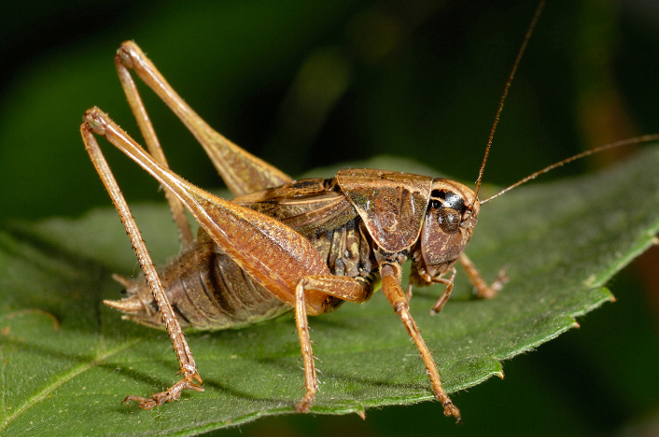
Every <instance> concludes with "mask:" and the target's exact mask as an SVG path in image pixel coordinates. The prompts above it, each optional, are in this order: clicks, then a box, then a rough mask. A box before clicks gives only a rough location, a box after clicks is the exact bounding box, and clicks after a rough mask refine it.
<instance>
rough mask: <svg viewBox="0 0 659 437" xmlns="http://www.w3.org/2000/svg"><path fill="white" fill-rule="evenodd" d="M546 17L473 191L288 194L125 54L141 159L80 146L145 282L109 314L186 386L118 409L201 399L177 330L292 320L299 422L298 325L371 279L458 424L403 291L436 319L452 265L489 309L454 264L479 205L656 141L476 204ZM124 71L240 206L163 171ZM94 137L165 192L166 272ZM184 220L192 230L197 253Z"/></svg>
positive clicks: (362, 184)
mask: <svg viewBox="0 0 659 437" xmlns="http://www.w3.org/2000/svg"><path fill="white" fill-rule="evenodd" d="M543 3H544V2H541V4H540V5H539V7H538V9H537V11H536V14H535V16H534V18H533V20H532V22H531V24H530V26H529V30H528V31H527V34H526V37H525V39H524V43H523V45H522V47H521V48H520V51H519V53H518V55H517V59H516V61H515V64H514V67H513V70H512V72H511V74H510V77H509V80H508V82H507V84H506V87H505V90H504V93H503V96H502V99H501V102H500V105H499V109H498V112H497V115H496V118H495V123H494V126H493V128H492V132H491V134H490V138H489V142H488V145H487V148H486V153H485V157H484V159H483V163H482V165H481V168H480V171H479V176H478V181H477V184H476V189H475V190H474V191H472V190H471V189H470V188H469V187H467V186H465V185H463V184H461V183H459V182H455V181H452V180H448V179H442V178H438V179H433V178H431V177H427V176H419V175H412V174H406V173H399V172H390V171H383V170H372V169H349V170H341V171H339V172H338V173H337V175H336V177H334V178H331V179H307V180H301V181H293V180H292V179H291V178H290V177H289V176H287V175H285V174H284V173H282V172H281V171H279V170H278V169H276V168H274V167H272V166H271V165H269V164H267V163H266V162H264V161H262V160H260V159H259V158H257V157H255V156H253V155H251V154H249V153H248V152H246V151H245V150H243V149H241V148H240V147H238V146H237V145H235V144H234V143H232V142H231V141H229V140H227V139H226V138H225V137H223V136H222V135H220V134H219V133H217V132H216V131H214V130H213V129H212V128H210V127H209V126H208V125H207V124H206V123H205V122H204V121H203V120H202V119H201V118H200V117H199V116H198V115H197V114H196V113H195V112H194V111H193V110H192V109H191V108H190V107H189V106H188V105H187V104H186V103H185V102H184V101H183V100H182V99H181V98H180V97H179V96H178V94H177V93H176V92H175V91H174V90H173V89H172V88H171V86H170V85H169V84H168V83H167V81H166V80H165V79H164V78H163V76H162V75H161V74H160V73H159V72H158V70H157V69H156V68H155V66H154V65H153V64H152V63H151V61H149V59H148V58H147V57H146V56H145V55H144V53H143V52H142V51H141V50H140V49H139V47H138V46H137V45H136V44H135V43H133V42H130V41H128V42H124V43H123V44H122V45H121V47H120V48H119V50H118V52H117V54H116V56H115V64H116V67H117V71H118V74H119V78H120V81H121V84H122V87H123V89H124V91H125V93H126V96H127V99H128V102H129V104H130V106H131V109H132V111H133V113H134V114H135V116H136V118H137V121H138V124H139V127H140V130H141V132H142V134H143V136H144V138H145V141H146V144H147V148H148V150H149V152H147V151H145V150H144V149H143V148H142V147H141V146H139V145H138V144H137V143H136V142H135V141H134V140H133V139H132V138H131V137H130V136H129V135H128V134H127V133H126V132H124V131H123V130H122V129H121V128H119V127H118V126H117V125H116V124H115V123H114V122H113V121H112V120H111V119H110V118H109V117H108V116H107V115H106V114H105V113H103V112H102V111H101V110H99V109H98V108H92V109H89V110H88V111H87V112H86V114H85V116H84V121H83V123H82V126H81V133H82V137H83V141H84V143H85V146H86V149H87V151H88V153H89V155H90V157H91V160H92V162H93V164H94V166H95V167H96V170H97V172H98V174H99V176H100V177H101V179H102V181H103V184H104V185H105V187H106V188H107V190H108V192H109V194H110V196H111V198H112V201H113V202H114V204H115V206H116V208H117V210H118V212H119V216H120V218H121V220H122V222H123V224H124V226H125V228H126V231H127V233H128V235H129V237H130V239H131V243H132V245H133V248H134V249H135V252H136V254H137V257H138V259H139V262H140V265H141V267H142V270H143V272H144V278H142V279H137V280H134V279H127V278H124V277H121V276H118V275H115V276H114V278H115V279H116V280H117V281H118V282H120V283H121V284H123V285H124V286H125V287H126V291H127V294H128V297H126V298H124V299H122V300H119V301H105V304H107V305H109V306H110V307H112V308H116V309H118V310H120V311H122V312H123V313H124V316H123V318H125V319H129V320H132V321H135V322H137V323H142V324H145V325H148V326H152V327H157V328H162V327H164V328H165V329H166V330H167V333H168V335H169V337H170V339H171V341H172V345H173V347H174V351H175V353H176V355H177V358H178V361H179V365H180V372H179V373H181V374H182V379H181V380H180V381H178V382H176V383H175V384H174V385H173V386H171V387H170V388H169V389H167V390H166V391H164V392H160V393H155V394H153V395H151V396H150V397H140V396H128V397H126V398H125V399H124V401H123V402H126V403H130V401H136V402H137V404H138V406H139V407H141V408H144V409H151V408H153V407H155V406H158V405H161V404H163V403H164V402H171V401H175V400H177V399H179V398H180V396H181V392H182V391H183V390H185V389H190V390H197V391H203V388H202V387H201V385H200V384H201V383H202V380H201V377H200V375H199V373H198V372H197V367H196V364H195V361H194V357H193V355H192V352H191V351H190V348H189V347H188V343H187V341H186V339H185V336H184V334H183V331H182V330H183V329H184V328H194V329H196V330H219V329H226V328H237V327H241V326H246V325H249V324H252V323H255V322H259V321H264V320H268V319H272V318H274V317H277V316H279V315H281V314H283V313H285V312H287V311H290V310H291V309H292V310H294V312H295V324H296V328H297V332H298V335H299V340H300V345H301V350H302V358H303V363H304V376H305V388H306V392H305V394H304V397H303V398H302V400H301V401H300V402H299V403H297V404H296V406H295V409H296V410H297V411H299V412H308V411H309V409H310V407H311V405H312V404H313V401H314V397H315V393H316V390H317V378H316V369H315V364H314V356H313V351H312V346H311V339H310V337H309V327H308V322H307V316H308V315H318V314H322V313H324V312H330V311H333V310H335V309H336V308H338V307H339V306H340V305H341V304H342V303H343V302H344V301H350V302H356V303H360V302H365V301H367V300H368V299H369V298H370V297H371V295H372V294H373V292H374V291H375V289H376V285H377V284H378V282H379V281H378V278H379V279H380V280H381V286H382V290H383V292H384V295H385V296H386V298H387V299H388V300H389V302H390V303H391V305H392V306H393V308H394V310H395V312H396V314H398V316H399V317H400V319H401V321H402V322H403V325H404V326H405V329H406V330H407V332H408V333H409V335H410V336H411V338H412V339H413V340H414V343H415V344H416V346H417V348H418V349H419V351H420V353H421V357H422V359H423V362H424V364H425V366H426V368H427V371H428V375H429V377H430V381H431V385H432V389H433V392H434V394H435V397H436V398H437V399H438V400H439V401H440V402H441V403H442V406H443V408H444V414H445V415H447V416H453V417H455V418H456V420H458V421H460V411H459V410H458V408H457V407H455V406H454V405H453V403H452V402H451V400H450V399H449V397H448V395H447V394H446V392H445V391H444V389H443V388H442V383H441V379H440V375H439V372H438V370H437V366H436V365H435V362H434V361H433V358H432V355H431V353H430V351H429V350H428V347H427V346H426V344H425V342H424V340H423V338H422V337H421V334H420V333H419V330H418V328H417V326H416V324H415V322H414V319H413V318H412V315H411V314H410V310H409V306H408V301H409V299H410V298H411V290H412V285H418V286H425V285H430V284H432V283H442V284H445V286H446V288H445V290H444V292H443V293H442V295H441V296H440V297H439V299H438V301H437V303H436V304H435V305H434V306H433V308H432V310H431V311H432V312H438V311H440V310H441V309H442V307H443V306H444V304H445V303H446V301H447V299H448V298H449V296H450V294H451V290H452V288H453V279H454V277H455V274H456V268H455V266H456V264H457V263H460V264H461V265H462V266H463V267H464V268H465V270H466V272H467V274H468V276H469V278H470V279H471V281H472V283H473V284H474V286H475V290H476V296H477V297H480V298H490V297H493V296H494V295H495V294H496V293H497V292H498V291H499V290H500V289H501V288H502V286H503V284H504V283H505V281H506V276H505V272H504V271H503V269H502V271H501V272H500V273H499V276H498V277H497V278H496V280H495V281H494V282H493V283H492V284H491V285H488V284H487V282H486V281H485V280H484V279H483V278H482V277H481V275H480V273H479V272H478V270H477V269H476V268H475V267H474V265H473V264H472V263H471V261H470V260H469V259H468V258H467V256H466V255H465V254H464V249H465V247H466V245H467V243H468V242H469V240H470V238H471V236H472V233H473V230H474V227H475V225H476V223H477V221H478V215H479V212H480V205H481V204H482V203H485V202H486V201H488V200H491V199H492V198H494V197H496V196H498V195H499V194H501V193H503V192H505V191H507V190H508V189H511V188H513V187H515V186H517V185H519V184H521V183H524V182H526V181H528V180H530V179H533V178H535V177H536V176H538V175H539V174H541V173H544V172H546V171H549V170H550V169H552V168H554V167H557V166H559V165H563V164H565V163H567V162H570V161H572V160H574V159H577V158H580V157H582V156H586V155H588V154H592V153H595V152H597V151H599V150H603V149H606V148H611V147H617V146H619V145H622V144H628V143H630V142H642V141H647V140H649V139H655V138H656V137H655V136H645V137H639V138H637V139H632V140H627V141H624V142H618V143H613V144H609V145H606V146H602V147H600V148H597V149H592V150H590V151H587V152H584V153H582V154H579V155H576V156H574V157H572V158H568V159H566V160H564V161H561V162H559V163H556V164H554V165H552V166H549V167H547V168H545V169H543V170H540V171H539V172H536V173H533V174H532V175H530V176H528V177H527V178H524V179H523V180H522V181H520V182H518V183H516V184H514V185H513V186H511V187H509V188H507V189H506V190H503V191H502V192H500V193H498V194H496V195H495V196H492V197H491V198H489V199H486V200H484V201H482V202H481V201H480V200H479V199H478V191H479V188H480V185H481V181H482V178H483V171H484V167H485V162H486V160H487V155H488V152H489V148H490V145H491V143H492V137H493V133H494V130H495V128H496V125H497V122H498V119H499V115H500V112H501V109H502V107H503V101H504V100H505V97H506V94H507V91H508V88H509V86H510V83H511V82H512V79H513V77H514V74H515V70H516V68H517V65H518V63H519V60H520V58H521V55H522V53H523V51H524V49H525V47H526V43H527V42H528V39H529V37H530V34H531V31H532V29H533V27H534V26H535V23H536V21H537V19H538V16H539V14H540V10H541V9H542V6H543ZM130 70H133V71H134V72H135V73H136V74H137V76H139V77H140V78H141V79H142V80H143V81H144V82H145V83H146V84H147V85H148V86H149V87H150V88H151V89H152V90H153V91H154V92H155V93H156V94H157V95H158V96H159V97H160V98H161V99H162V100H163V101H164V102H165V103H166V104H167V105H168V106H169V107H170V108H171V110H172V111H173V112H174V113H175V114H176V115H177V116H178V117H179V118H180V119H181V120H182V121H183V123H184V124H185V125H186V126H187V127H188V129H189V130H190V131H191V132H192V133H193V134H194V135H195V137H196V138H197V140H198V141H199V142H200V143H201V145H202V146H203V148H204V150H205V151H206V153H207V154H208V156H209V157H210V159H211V161H212V162H213V164H214V165H215V167H216V168H217V170H218V172H219V173H220V175H221V176H222V178H223V180H224V181H225V183H226V184H227V186H228V188H229V189H230V190H231V192H232V193H233V194H234V195H235V196H236V197H235V198H234V199H233V200H231V201H226V200H224V199H221V198H219V197H217V196H215V195H213V194H210V193H208V192H206V191H204V190H202V189H199V188H197V187H195V186H194V185H192V184H191V183H189V182H187V181H185V180H184V179H182V178H181V177H180V176H178V175H177V174H175V173H174V172H172V171H171V170H170V169H169V167H168V165H167V162H166V160H165V156H164V154H163V152H162V149H161V147H160V144H159V141H158V139H157V137H156V134H155V131H154V129H153V127H152V125H151V122H150V120H149V117H148V115H147V113H146V110H145V108H144V105H143V104H142V101H141V98H140V96H139V93H138V91H137V88H136V86H135V83H134V81H133V79H132V77H131V74H130ZM94 134H97V135H101V136H104V137H105V138H106V139H107V140H108V141H109V142H110V143H111V144H113V145H114V146H115V147H117V148H118V149H119V150H121V151H122V152H123V153H125V154H126V155H128V156H129V157H130V158H131V159H133V160H134V161H135V162H136V163H137V164H139V165H140V166H141V167H142V168H144V169H145V170H146V171H147V172H149V173H150V174H151V175H152V176H153V177H154V178H155V179H156V180H158V182H160V184H162V186H163V187H164V188H165V195H166V197H167V199H168V202H169V204H170V208H171V210H172V214H173V216H174V219H175V221H176V223H177V226H178V229H179V233H180V237H181V240H182V244H183V248H182V252H181V254H180V255H179V256H178V257H177V258H176V259H175V260H173V261H171V262H170V263H169V264H168V265H167V266H165V267H164V268H162V269H159V270H158V269H156V267H155V266H154V265H153V263H152V261H151V258H150V256H149V253H148V251H147V248H146V245H145V244H144V242H143V240H142V238H141V235H140V232H139V230H138V227H137V224H136V223H135V221H134V219H133V217H132V215H131V212H130V210H129V208H128V204H127V203H126V200H125V199H124V197H123V194H122V193H121V190H120V189H119V186H118V185H117V182H116V180H115V178H114V176H113V174H112V172H111V170H110V168H109V166H108V164H107V162H106V160H105V158H104V156H103V154H102V152H101V150H100V148H99V146H98V143H97V141H96V139H95V136H94ZM184 208H186V209H187V210H188V211H189V212H190V213H191V214H192V215H193V217H194V218H195V219H196V220H197V221H198V222H199V224H200V228H199V232H198V234H197V238H196V239H195V238H194V237H193V235H192V232H191V230H190V225H189V223H188V221H187V218H186V216H185V212H184ZM408 258H411V259H412V273H411V276H410V284H409V287H408V290H407V292H404V291H403V288H402V286H401V280H402V267H401V265H402V264H403V263H404V262H405V261H406V260H407V259H408ZM447 276H448V277H447ZM195 381H196V382H195Z"/></svg>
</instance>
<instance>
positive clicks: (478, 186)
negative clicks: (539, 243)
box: [474, 0, 546, 203]
mask: <svg viewBox="0 0 659 437" xmlns="http://www.w3.org/2000/svg"><path fill="white" fill-rule="evenodd" d="M545 3H546V1H545V0H542V1H541V2H540V3H539V4H538V7H537V8H536V9H535V14H534V15H533V19H532V20H531V24H529V28H528V29H527V31H526V35H525V36H524V41H523V42H522V46H521V47H520V48H519V52H517V57H516V58H515V63H514V64H513V69H512V70H511V71H510V76H508V81H507V82H506V86H505V88H504V89H503V94H502V95H501V100H500V101H499V109H497V113H496V115H495V116H494V123H493V124H492V129H491V130H490V137H489V139H488V140H487V146H486V147H485V156H483V162H482V163H481V168H480V170H479V171H478V179H477V180H476V190H474V197H476V198H478V191H479V190H480V189H481V185H482V183H483V173H484V172H485V163H486V162H487V157H488V155H489V154H490V148H491V147H492V140H493V139H494V132H495V131H496V129H497V125H498V124H499V119H500V118H501V111H502V110H503V103H504V102H505V101H506V97H508V90H509V89H510V85H511V84H512V83H513V79H514V77H515V73H516V72H517V67H518V66H519V62H520V61H521V59H522V55H523V54H524V51H525V50H526V46H527V45H528V44H529V39H531V35H532V34H533V29H534V28H535V25H536V23H537V22H538V19H539V18H540V14H541V13H542V8H544V7H545ZM481 203H482V202H481Z"/></svg>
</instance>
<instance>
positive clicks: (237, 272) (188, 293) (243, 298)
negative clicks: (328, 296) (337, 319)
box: [161, 231, 291, 330]
mask: <svg viewBox="0 0 659 437" xmlns="http://www.w3.org/2000/svg"><path fill="white" fill-rule="evenodd" d="M161 278H162V279H163V285H164V286H165V289H166V290H167V294H168V296H169V299H170V302H171V303H172V306H173V307H174V311H175V312H176V315H177V317H178V319H179V322H180V323H181V327H182V328H186V327H192V328H194V329H199V330H219V329H227V328H239V327H242V326H246V325H250V324H253V323H256V322H260V321H263V320H268V319H272V318H274V317H277V316H279V315H281V314H283V313H285V312H286V311H289V310H291V307H290V306H288V305H286V304H285V303H284V302H282V301H281V300H279V299H277V298H276V297H275V296H274V295H272V294H271V293H269V292H268V291H267V290H266V289H265V288H263V287H262V286H261V285H259V284H257V283H256V282H255V281H254V280H253V279H251V278H250V277H249V275H247V274H246V273H245V272H243V271H242V269H240V267H239V266H238V265H237V264H236V263H235V262H234V261H233V260H231V258H229V257H228V256H227V255H225V254H224V253H222V252H221V250H220V249H219V247H218V246H217V245H216V244H215V243H214V242H213V241H212V240H211V239H210V237H209V236H208V235H207V234H206V233H205V232H203V231H201V232H200V233H199V235H198V238H197V243H196V244H195V247H194V249H193V250H191V251H188V252H186V253H184V254H182V255H181V256H179V257H178V258H177V259H176V262H175V263H172V264H170V265H168V266H167V267H166V268H165V269H164V270H163V271H162V272H161Z"/></svg>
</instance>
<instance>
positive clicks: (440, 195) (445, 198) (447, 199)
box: [430, 190, 465, 212]
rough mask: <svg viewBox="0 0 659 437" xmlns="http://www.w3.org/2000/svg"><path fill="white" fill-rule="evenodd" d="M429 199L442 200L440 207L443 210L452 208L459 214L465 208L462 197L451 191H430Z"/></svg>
mask: <svg viewBox="0 0 659 437" xmlns="http://www.w3.org/2000/svg"><path fill="white" fill-rule="evenodd" d="M430 197H434V198H435V199H442V201H441V205H442V206H443V207H444V208H453V209H454V210H456V211H460V212H462V211H463V210H464V208H465V206H464V201H463V200H462V197H460V196H458V195H457V194H455V193H453V192H451V191H444V190H432V193H430ZM436 203H440V202H436Z"/></svg>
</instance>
